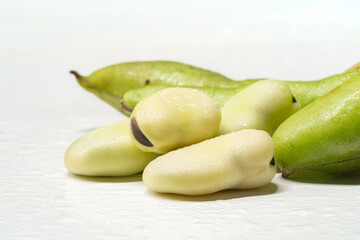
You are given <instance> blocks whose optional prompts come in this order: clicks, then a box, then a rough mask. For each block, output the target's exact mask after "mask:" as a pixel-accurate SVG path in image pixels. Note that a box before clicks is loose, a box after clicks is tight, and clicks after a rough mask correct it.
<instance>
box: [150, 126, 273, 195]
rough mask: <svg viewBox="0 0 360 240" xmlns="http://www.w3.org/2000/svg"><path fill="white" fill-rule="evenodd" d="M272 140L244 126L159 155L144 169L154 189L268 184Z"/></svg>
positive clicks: (192, 190)
mask: <svg viewBox="0 0 360 240" xmlns="http://www.w3.org/2000/svg"><path fill="white" fill-rule="evenodd" d="M273 154H274V144H273V141H272V139H271V137H270V135H269V134H268V133H266V132H264V131H260V130H253V129H246V130H242V131H238V132H233V133H229V134H226V135H222V136H219V137H216V138H213V139H209V140H206V141H204V142H201V143H197V144H194V145H191V146H188V147H184V148H180V149H177V150H175V151H172V152H169V153H167V154H165V155H162V156H159V157H158V158H156V159H155V160H154V161H152V162H151V163H150V164H149V165H148V166H147V167H146V168H145V170H144V173H143V181H144V183H145V185H146V186H147V187H148V188H150V189H151V190H153V191H155V192H162V193H177V194H185V195H201V194H209V193H213V192H217V191H220V190H224V189H249V188H257V187H261V186H264V185H266V184H268V183H269V182H270V181H271V180H272V178H273V177H274V176H275V173H276V165H275V162H274V160H273Z"/></svg>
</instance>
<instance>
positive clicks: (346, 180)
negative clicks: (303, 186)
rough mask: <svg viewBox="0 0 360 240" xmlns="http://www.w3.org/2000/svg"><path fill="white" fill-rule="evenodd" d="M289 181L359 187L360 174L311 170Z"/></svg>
mask: <svg viewBox="0 0 360 240" xmlns="http://www.w3.org/2000/svg"><path fill="white" fill-rule="evenodd" d="M287 180H289V181H294V182H302V183H313V184H338V185H359V184H360V173H354V174H346V175H345V174H342V175H339V174H330V173H323V172H316V171H310V170H302V171H299V172H296V173H294V174H293V175H291V176H289V177H288V178H287Z"/></svg>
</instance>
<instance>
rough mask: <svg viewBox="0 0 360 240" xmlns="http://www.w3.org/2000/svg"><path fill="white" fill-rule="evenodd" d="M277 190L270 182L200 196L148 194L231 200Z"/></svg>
mask: <svg viewBox="0 0 360 240" xmlns="http://www.w3.org/2000/svg"><path fill="white" fill-rule="evenodd" d="M277 190H278V187H277V186H276V185H275V184H274V183H269V184H268V185H266V186H264V187H262V188H256V189H247V190H240V189H231V190H223V191H220V192H216V193H212V194H206V195H200V196H188V195H179V194H170V193H156V192H153V191H151V190H148V194H149V195H151V196H154V197H159V198H164V199H170V200H175V201H190V202H204V201H217V200H229V199H235V198H244V197H254V196H262V195H269V194H274V193H275V192H276V191H277Z"/></svg>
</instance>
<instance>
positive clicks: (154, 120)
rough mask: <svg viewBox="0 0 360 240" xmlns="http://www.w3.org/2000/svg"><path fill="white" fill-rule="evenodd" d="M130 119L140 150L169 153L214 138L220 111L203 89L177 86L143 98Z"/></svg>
mask: <svg viewBox="0 0 360 240" xmlns="http://www.w3.org/2000/svg"><path fill="white" fill-rule="evenodd" d="M130 119H131V120H130V122H131V133H130V135H131V137H132V139H133V142H134V143H135V145H136V146H137V147H138V148H139V149H141V150H143V151H150V152H156V153H166V152H169V151H172V150H175V149H177V148H180V147H184V146H187V145H190V144H194V143H197V142H201V141H203V140H206V139H209V138H212V137H214V136H215V135H216V133H217V131H218V129H219V126H220V121H221V112H220V108H219V106H218V105H217V104H216V102H215V101H214V100H213V99H212V98H211V97H209V96H208V95H206V94H204V93H203V92H201V91H199V90H196V89H191V88H180V87H177V88H166V89H164V90H161V91H159V92H157V93H154V94H152V95H150V96H149V97H147V98H145V99H143V100H142V101H141V102H140V103H139V104H138V105H137V106H136V107H135V109H134V111H133V113H132V114H131V117H130Z"/></svg>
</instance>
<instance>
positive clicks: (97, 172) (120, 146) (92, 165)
mask: <svg viewBox="0 0 360 240" xmlns="http://www.w3.org/2000/svg"><path fill="white" fill-rule="evenodd" d="M129 128H130V123H129V120H128V119H127V120H124V121H121V122H117V123H113V124H111V125H108V126H105V127H101V128H99V129H96V130H94V131H91V132H89V133H87V134H85V135H84V136H82V137H80V138H79V139H77V140H76V141H75V142H73V143H72V144H71V145H70V147H69V148H68V149H67V150H66V153H65V157H64V164H65V167H66V168H67V169H68V170H69V171H70V172H72V173H75V174H79V175H86V176H112V177H119V176H128V175H132V174H136V173H139V172H141V171H143V170H144V168H145V167H146V165H147V164H148V163H149V162H150V161H151V160H153V159H154V158H156V157H157V156H158V154H155V153H147V152H143V151H141V150H139V149H138V148H137V147H135V145H134V144H133V143H132V141H131V138H130V136H129Z"/></svg>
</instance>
